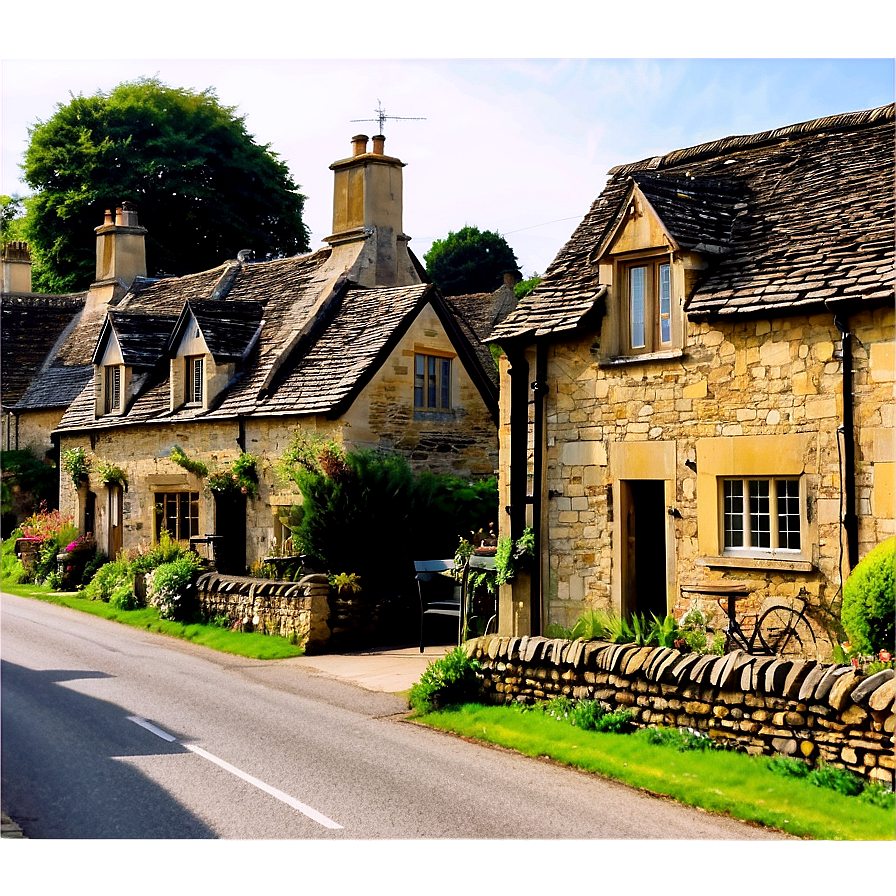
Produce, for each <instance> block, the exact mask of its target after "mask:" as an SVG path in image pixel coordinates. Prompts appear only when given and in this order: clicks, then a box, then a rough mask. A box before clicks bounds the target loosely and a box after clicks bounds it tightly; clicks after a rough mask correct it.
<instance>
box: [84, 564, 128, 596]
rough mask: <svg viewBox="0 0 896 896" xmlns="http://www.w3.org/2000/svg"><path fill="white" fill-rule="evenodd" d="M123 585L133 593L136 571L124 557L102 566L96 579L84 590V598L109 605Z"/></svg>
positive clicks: (95, 576) (97, 572)
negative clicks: (101, 601)
mask: <svg viewBox="0 0 896 896" xmlns="http://www.w3.org/2000/svg"><path fill="white" fill-rule="evenodd" d="M123 585H126V586H127V587H128V588H130V589H131V590H132V591H133V588H134V570H133V568H132V566H131V564H130V563H128V561H127V559H126V558H125V557H124V556H123V555H119V556H118V558H117V559H115V560H113V561H111V562H110V563H106V564H105V565H103V566H101V567H100V568H99V569H98V570H97V571H96V574H95V575H94V577H93V578H92V579H91V580H90V582H89V583H88V584H87V585H86V586H85V588H84V596H85V597H86V598H88V599H90V600H103V601H106V602H107V603H108V602H109V600H110V599H111V598H112V595H113V594H115V593H116V592H118V591H119V590H120V589H121V587H122V586H123Z"/></svg>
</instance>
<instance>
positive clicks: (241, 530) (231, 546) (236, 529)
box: [215, 495, 246, 576]
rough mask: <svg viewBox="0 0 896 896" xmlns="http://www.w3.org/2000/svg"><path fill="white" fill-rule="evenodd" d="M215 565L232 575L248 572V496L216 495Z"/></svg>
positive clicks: (219, 569) (220, 570)
mask: <svg viewBox="0 0 896 896" xmlns="http://www.w3.org/2000/svg"><path fill="white" fill-rule="evenodd" d="M215 535H220V536H221V540H220V541H219V542H218V544H217V545H216V546H215V566H216V567H217V569H218V571H219V572H223V573H227V574H228V575H232V576H242V575H245V574H246V496H245V495H216V496H215Z"/></svg>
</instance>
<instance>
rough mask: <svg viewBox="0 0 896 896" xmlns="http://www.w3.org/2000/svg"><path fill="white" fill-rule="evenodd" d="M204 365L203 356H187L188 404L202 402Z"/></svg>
mask: <svg viewBox="0 0 896 896" xmlns="http://www.w3.org/2000/svg"><path fill="white" fill-rule="evenodd" d="M204 366H205V365H204V364H203V359H202V357H201V356H197V357H189V358H187V403H188V404H202V391H203V381H204V379H203V377H204Z"/></svg>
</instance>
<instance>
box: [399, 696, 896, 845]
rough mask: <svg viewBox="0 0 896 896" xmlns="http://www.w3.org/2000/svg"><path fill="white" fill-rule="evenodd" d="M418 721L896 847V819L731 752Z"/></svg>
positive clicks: (557, 727)
mask: <svg viewBox="0 0 896 896" xmlns="http://www.w3.org/2000/svg"><path fill="white" fill-rule="evenodd" d="M415 721H418V722H421V723H423V724H425V725H429V726H431V727H433V728H438V729H440V730H442V731H448V732H451V733H453V734H458V735H461V736H463V737H469V738H472V739H475V740H480V741H485V742H487V743H492V744H497V745H499V746H502V747H508V748H510V749H512V750H516V751H518V752H520V753H524V754H526V755H527V756H535V757H541V758H548V759H552V760H554V761H556V762H560V763H563V764H565V765H569V766H573V767H575V768H579V769H583V770H585V771H588V772H594V773H596V774H599V775H603V776H605V777H608V778H612V779H614V780H616V781H621V782H622V783H624V784H628V785H630V786H632V787H638V788H641V789H643V790H648V791H651V792H652V793H657V794H662V795H664V796H669V797H672V798H673V799H675V800H677V801H678V802H681V803H684V804H685V805H688V806H696V807H698V808H701V809H705V810H707V811H709V812H717V813H721V814H724V815H729V816H731V817H732V818H738V819H741V820H742V821H749V822H754V823H757V824H761V825H765V826H767V827H770V828H775V829H777V830H780V831H784V832H786V833H788V834H791V835H793V836H796V837H803V838H807V839H813V840H893V839H894V836H896V818H894V813H893V812H892V811H890V810H887V809H882V808H880V807H878V806H873V805H870V804H868V803H865V802H863V801H861V800H859V799H858V798H857V797H848V796H844V795H842V794H840V793H836V792H834V791H832V790H828V789H823V788H819V787H816V786H814V785H812V784H811V783H809V782H808V781H806V780H802V779H795V778H788V777H784V776H782V775H780V774H776V773H775V772H773V771H771V769H769V768H768V766H767V760H764V759H763V758H761V757H756V756H747V755H745V754H741V753H734V752H729V751H723V750H711V751H706V752H685V753H682V752H678V751H677V750H675V749H673V748H670V747H667V746H663V745H657V744H649V743H646V742H645V741H644V740H643V739H642V738H641V737H639V736H638V734H637V733H636V734H599V733H597V732H594V731H583V730H581V729H579V728H574V727H572V726H571V725H569V724H567V723H565V722H559V721H557V720H555V719H552V718H550V717H547V716H545V715H543V714H542V713H535V712H527V713H522V712H519V711H518V710H515V709H513V708H512V707H507V706H482V705H480V704H466V705H464V706H461V707H457V708H452V709H445V710H440V711H438V712H433V713H428V714H424V715H420V716H417V717H416V718H415Z"/></svg>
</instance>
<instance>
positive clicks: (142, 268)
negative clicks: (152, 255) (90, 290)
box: [96, 202, 146, 286]
mask: <svg viewBox="0 0 896 896" xmlns="http://www.w3.org/2000/svg"><path fill="white" fill-rule="evenodd" d="M145 237H146V228H145V227H141V226H140V224H139V223H138V222H137V209H136V207H135V206H134V205H133V204H132V203H130V202H122V204H121V205H120V206H119V207H118V208H116V209H115V215H114V217H113V215H112V211H111V210H110V209H107V210H106V215H105V219H104V221H103V223H102V224H101V225H100V226H99V227H97V228H96V283H97V284H102V283H106V282H118V281H119V280H120V281H122V282H123V283H125V285H127V286H130V285H131V284H132V283H133V282H134V278H135V277H145V276H146V244H145Z"/></svg>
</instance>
